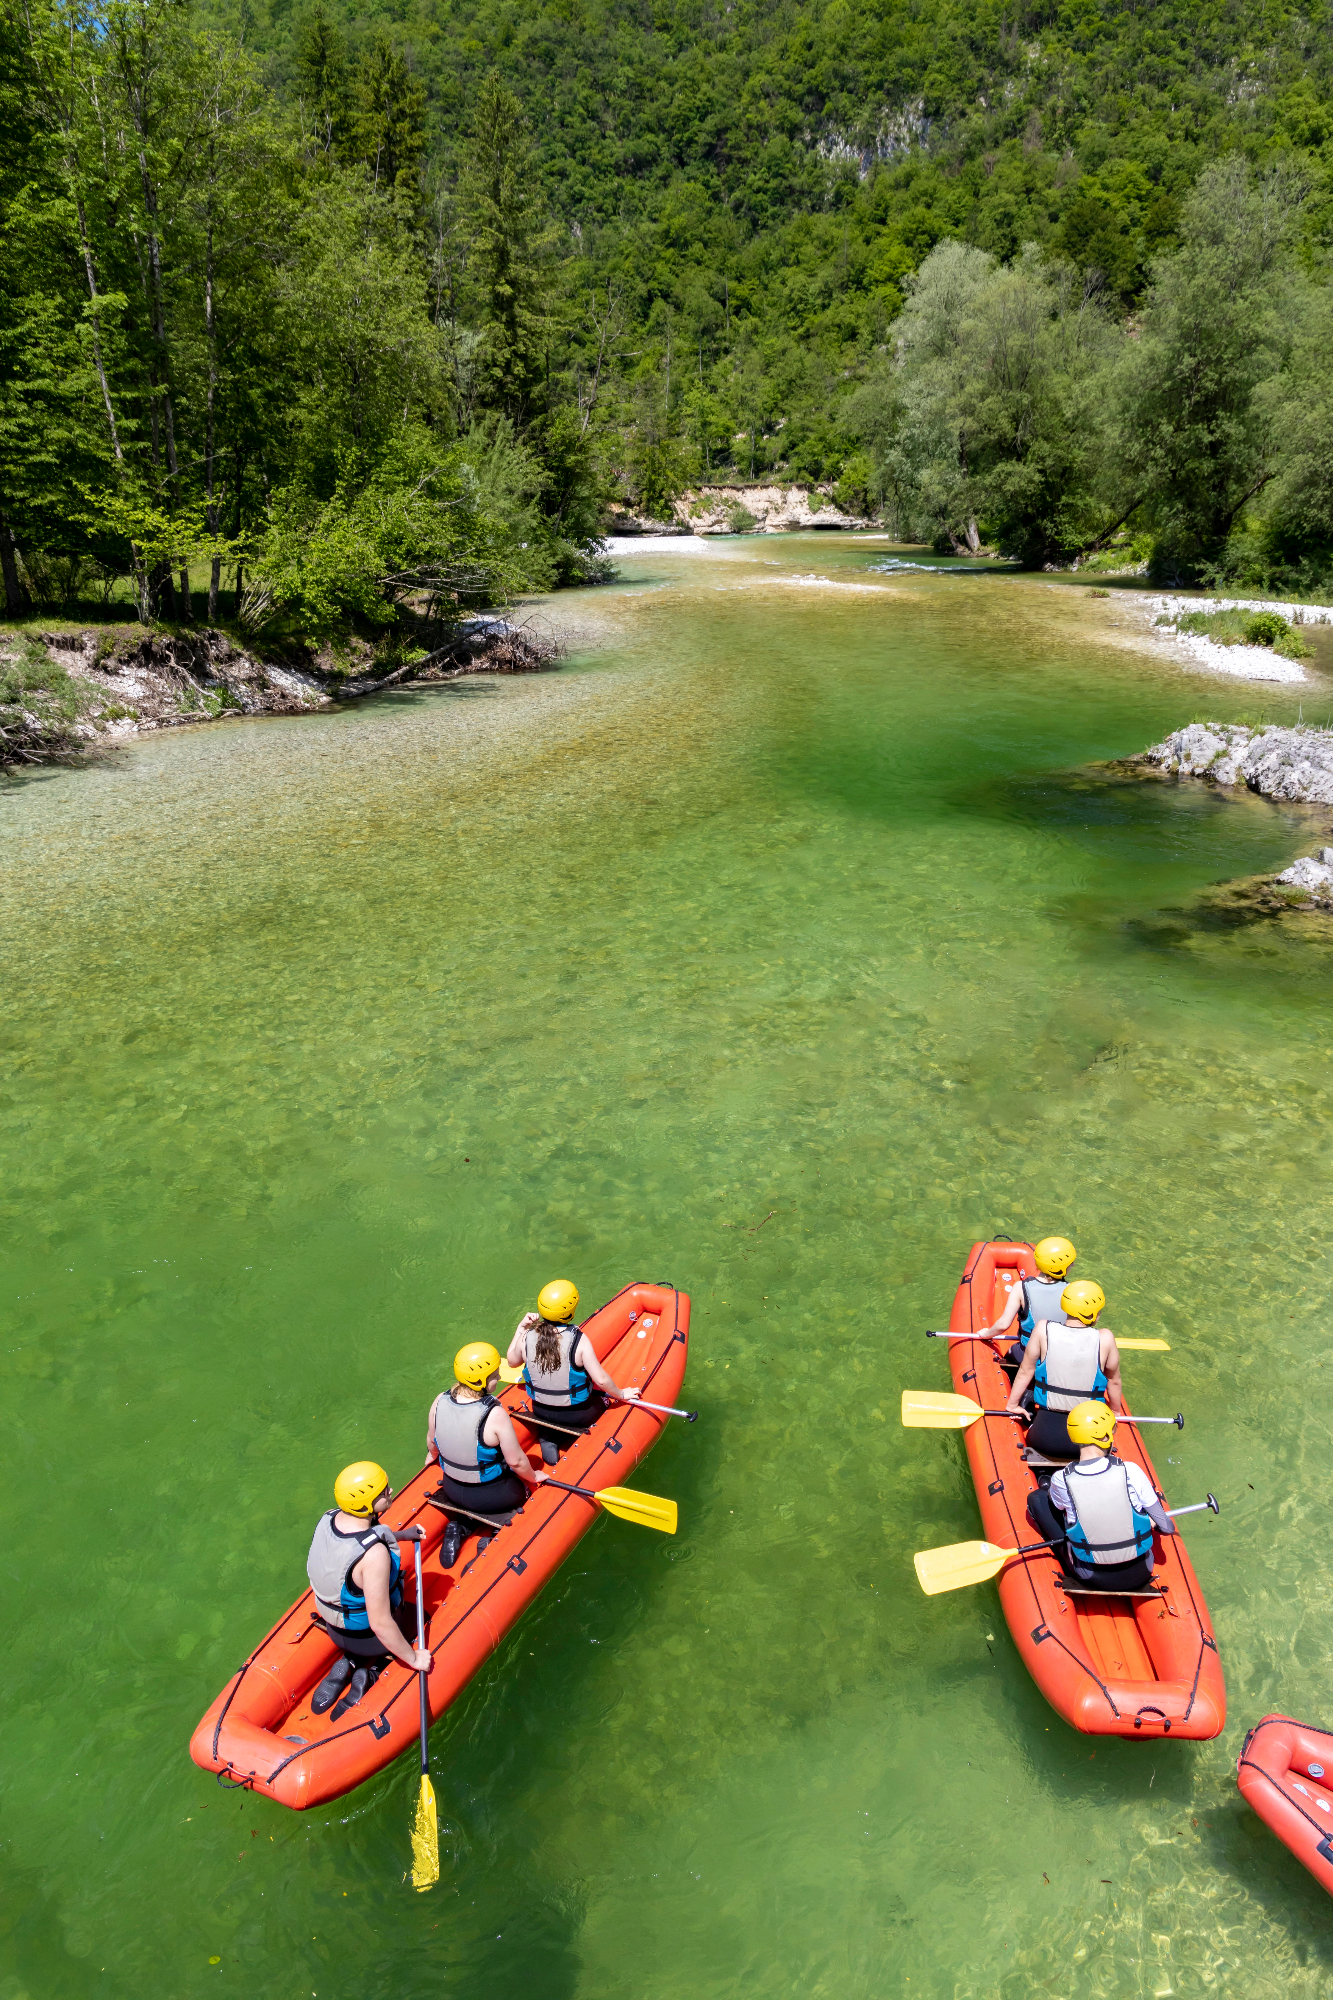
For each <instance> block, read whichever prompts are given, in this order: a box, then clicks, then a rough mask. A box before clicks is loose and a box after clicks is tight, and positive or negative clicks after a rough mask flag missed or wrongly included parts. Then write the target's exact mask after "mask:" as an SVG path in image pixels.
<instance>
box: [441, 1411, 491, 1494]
mask: <svg viewBox="0 0 1333 2000" xmlns="http://www.w3.org/2000/svg"><path fill="white" fill-rule="evenodd" d="M498 1408H499V1404H498V1403H497V1401H496V1399H495V1397H494V1396H482V1397H481V1399H480V1400H479V1401H478V1402H475V1403H456V1402H455V1401H454V1399H453V1397H452V1396H451V1395H450V1394H449V1392H448V1391H447V1390H446V1391H445V1393H444V1394H443V1395H442V1396H437V1397H436V1398H435V1407H434V1410H433V1411H432V1415H433V1417H434V1419H435V1449H436V1451H437V1452H438V1453H439V1454H440V1465H441V1467H442V1468H443V1470H444V1471H445V1472H447V1473H448V1475H449V1477H450V1478H451V1479H456V1480H457V1481H458V1482H459V1484H460V1485H461V1486H485V1485H487V1484H488V1483H489V1482H490V1481H491V1480H492V1479H499V1477H500V1476H501V1474H502V1473H503V1471H504V1469H505V1460H504V1453H503V1452H502V1451H501V1449H500V1447H499V1445H498V1444H483V1442H482V1437H481V1433H482V1430H483V1429H484V1427H485V1423H486V1419H487V1417H489V1415H490V1414H491V1411H492V1410H494V1409H498Z"/></svg>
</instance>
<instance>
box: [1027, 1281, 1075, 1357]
mask: <svg viewBox="0 0 1333 2000" xmlns="http://www.w3.org/2000/svg"><path fill="white" fill-rule="evenodd" d="M1020 1282H1021V1283H1022V1286H1023V1310H1022V1312H1020V1314H1019V1315H1018V1330H1019V1332H1020V1333H1021V1334H1022V1335H1023V1336H1024V1339H1023V1345H1024V1346H1025V1347H1026V1345H1027V1336H1028V1334H1030V1333H1031V1332H1032V1329H1033V1327H1034V1326H1036V1325H1037V1324H1038V1323H1039V1322H1040V1321H1041V1320H1044V1319H1054V1320H1062V1319H1063V1318H1064V1316H1065V1315H1064V1309H1063V1307H1062V1306H1061V1304H1060V1301H1061V1299H1062V1298H1063V1297H1064V1290H1065V1286H1066V1285H1067V1284H1068V1283H1069V1280H1068V1278H1023V1279H1022V1280H1021V1281H1020Z"/></svg>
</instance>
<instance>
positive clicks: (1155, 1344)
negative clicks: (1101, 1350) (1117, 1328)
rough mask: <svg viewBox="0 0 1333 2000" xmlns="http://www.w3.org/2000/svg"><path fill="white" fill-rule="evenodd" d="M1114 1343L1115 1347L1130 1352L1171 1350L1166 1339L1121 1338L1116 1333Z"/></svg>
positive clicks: (1164, 1352) (1167, 1351) (1164, 1351)
mask: <svg viewBox="0 0 1333 2000" xmlns="http://www.w3.org/2000/svg"><path fill="white" fill-rule="evenodd" d="M1115 1344H1116V1346H1117V1347H1123V1348H1125V1349H1126V1351H1127V1352H1129V1353H1131V1354H1169V1353H1170V1352H1171V1343H1170V1342H1169V1341H1166V1340H1122V1339H1121V1338H1120V1335H1119V1334H1117V1335H1116V1337H1115Z"/></svg>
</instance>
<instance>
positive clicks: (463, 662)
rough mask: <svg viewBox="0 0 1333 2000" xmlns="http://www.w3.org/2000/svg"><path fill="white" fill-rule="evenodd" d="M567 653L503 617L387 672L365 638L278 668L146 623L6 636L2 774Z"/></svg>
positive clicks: (223, 641)
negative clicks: (128, 742) (192, 729)
mask: <svg viewBox="0 0 1333 2000" xmlns="http://www.w3.org/2000/svg"><path fill="white" fill-rule="evenodd" d="M39 649H40V657H39V658H38V654H39ZM560 654H561V648H560V647H559V646H558V645H557V644H556V643H555V641H554V640H552V639H550V638H549V637H546V636H544V635H539V634H537V633H535V632H533V631H531V630H530V629H528V628H527V627H524V626H520V625H515V624H512V623H510V622H509V621H508V620H507V619H503V618H498V617H475V618H470V619H467V620H466V621H464V623H463V624H462V625H461V626H460V627H459V628H458V630H457V631H455V632H453V633H451V634H450V636H449V638H448V640H447V642H446V643H445V644H443V645H441V646H438V647H436V648H435V649H434V650H432V651H427V650H426V649H424V648H420V647H418V648H414V649H412V650H411V651H410V652H409V653H408V655H407V657H406V658H403V657H401V656H400V657H399V659H398V660H397V661H396V662H394V663H393V664H391V665H386V664H385V663H384V662H383V661H382V660H378V659H377V658H376V655H375V654H374V652H373V651H372V649H371V647H370V646H369V645H368V644H365V643H364V642H363V643H360V644H359V645H358V647H357V649H356V653H354V654H353V655H352V656H350V657H349V658H348V659H345V660H342V661H337V662H335V661H334V660H332V659H331V658H327V657H324V656H321V655H320V654H318V653H315V652H313V651H308V652H306V653H305V654H303V655H298V656H297V657H296V658H295V659H283V660H279V659H266V658H264V657H262V656H261V654H260V653H259V652H257V651H250V650H247V649H246V648H245V647H243V646H239V645H237V644H236V643H235V641H234V640H233V639H231V638H230V637H229V636H228V634H227V633H225V632H221V631H214V630H204V631H200V632H187V633H182V632H162V631H154V630H151V629H149V628H147V627H145V626H142V625H103V626H89V627H84V628H82V629H78V630H65V631H59V630H54V631H49V632H39V633H37V634H36V635H35V637H23V638H20V637H18V636H17V635H15V636H13V637H10V638H9V639H8V641H7V642H6V640H5V639H4V638H0V768H3V767H6V766H8V767H9V768H11V769H14V768H16V767H21V766H23V765H32V764H43V763H51V762H71V761H76V760H77V759H79V758H80V757H82V756H86V755H88V754H89V753H91V752H93V751H95V750H97V749H99V748H101V747H103V746H105V745H109V744H112V743H114V742H117V741H120V740H123V739H125V738H127V737H132V736H138V735H141V734H143V733H144V732H146V731H150V730H157V729H175V728H180V727H183V726H184V725H186V724H188V723H199V722H221V721H224V720H226V719H227V718H228V717H240V716H258V715H299V714H305V713H308V712H313V711H316V710H320V709H331V708H334V707H336V706H338V705H339V704H341V703H342V702H345V701H350V700H355V699H356V698H358V697H359V696H362V695H368V694H377V693H379V692H380V691H381V690H383V689H385V688H390V687H394V686H411V687H419V686H423V685H428V684H430V683H434V682H439V681H450V680H457V679H459V678H461V677H462V676H463V675H465V674H478V673H538V672H541V671H542V670H543V669H545V668H547V667H550V666H553V665H554V664H555V663H556V661H557V660H558V659H559V657H560ZM23 655H26V662H25V660H24V659H23V658H22V657H21V656H23ZM358 655H359V657H358ZM34 658H38V666H37V671H36V672H35V673H34V672H33V671H32V670H31V669H32V664H33V660H34ZM42 662H44V664H45V672H43V669H42ZM24 664H26V665H27V666H28V668H29V671H28V672H26V673H23V674H21V679H22V683H23V684H22V685H21V686H20V687H18V688H16V689H14V690H12V691H10V692H9V693H8V694H7V693H6V691H5V690H4V677H5V673H6V669H13V668H15V667H16V666H18V667H20V669H21V668H22V666H23V665H24Z"/></svg>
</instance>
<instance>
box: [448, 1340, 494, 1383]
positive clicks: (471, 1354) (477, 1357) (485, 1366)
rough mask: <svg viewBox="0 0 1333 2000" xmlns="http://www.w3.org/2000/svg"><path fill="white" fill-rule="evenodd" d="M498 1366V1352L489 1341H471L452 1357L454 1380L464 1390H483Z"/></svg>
mask: <svg viewBox="0 0 1333 2000" xmlns="http://www.w3.org/2000/svg"><path fill="white" fill-rule="evenodd" d="M499 1366H500V1355H499V1350H498V1349H497V1348H494V1347H492V1346H491V1343H490V1341H489V1340H471V1341H469V1342H468V1344H467V1346H466V1347H460V1348H459V1350H458V1352H457V1354H455V1356H454V1380H455V1381H456V1382H461V1383H462V1384H463V1387H464V1388H465V1389H484V1388H485V1387H486V1384H487V1383H488V1382H489V1381H490V1379H491V1377H492V1375H494V1374H495V1373H496V1372H497V1370H498V1369H499Z"/></svg>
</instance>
